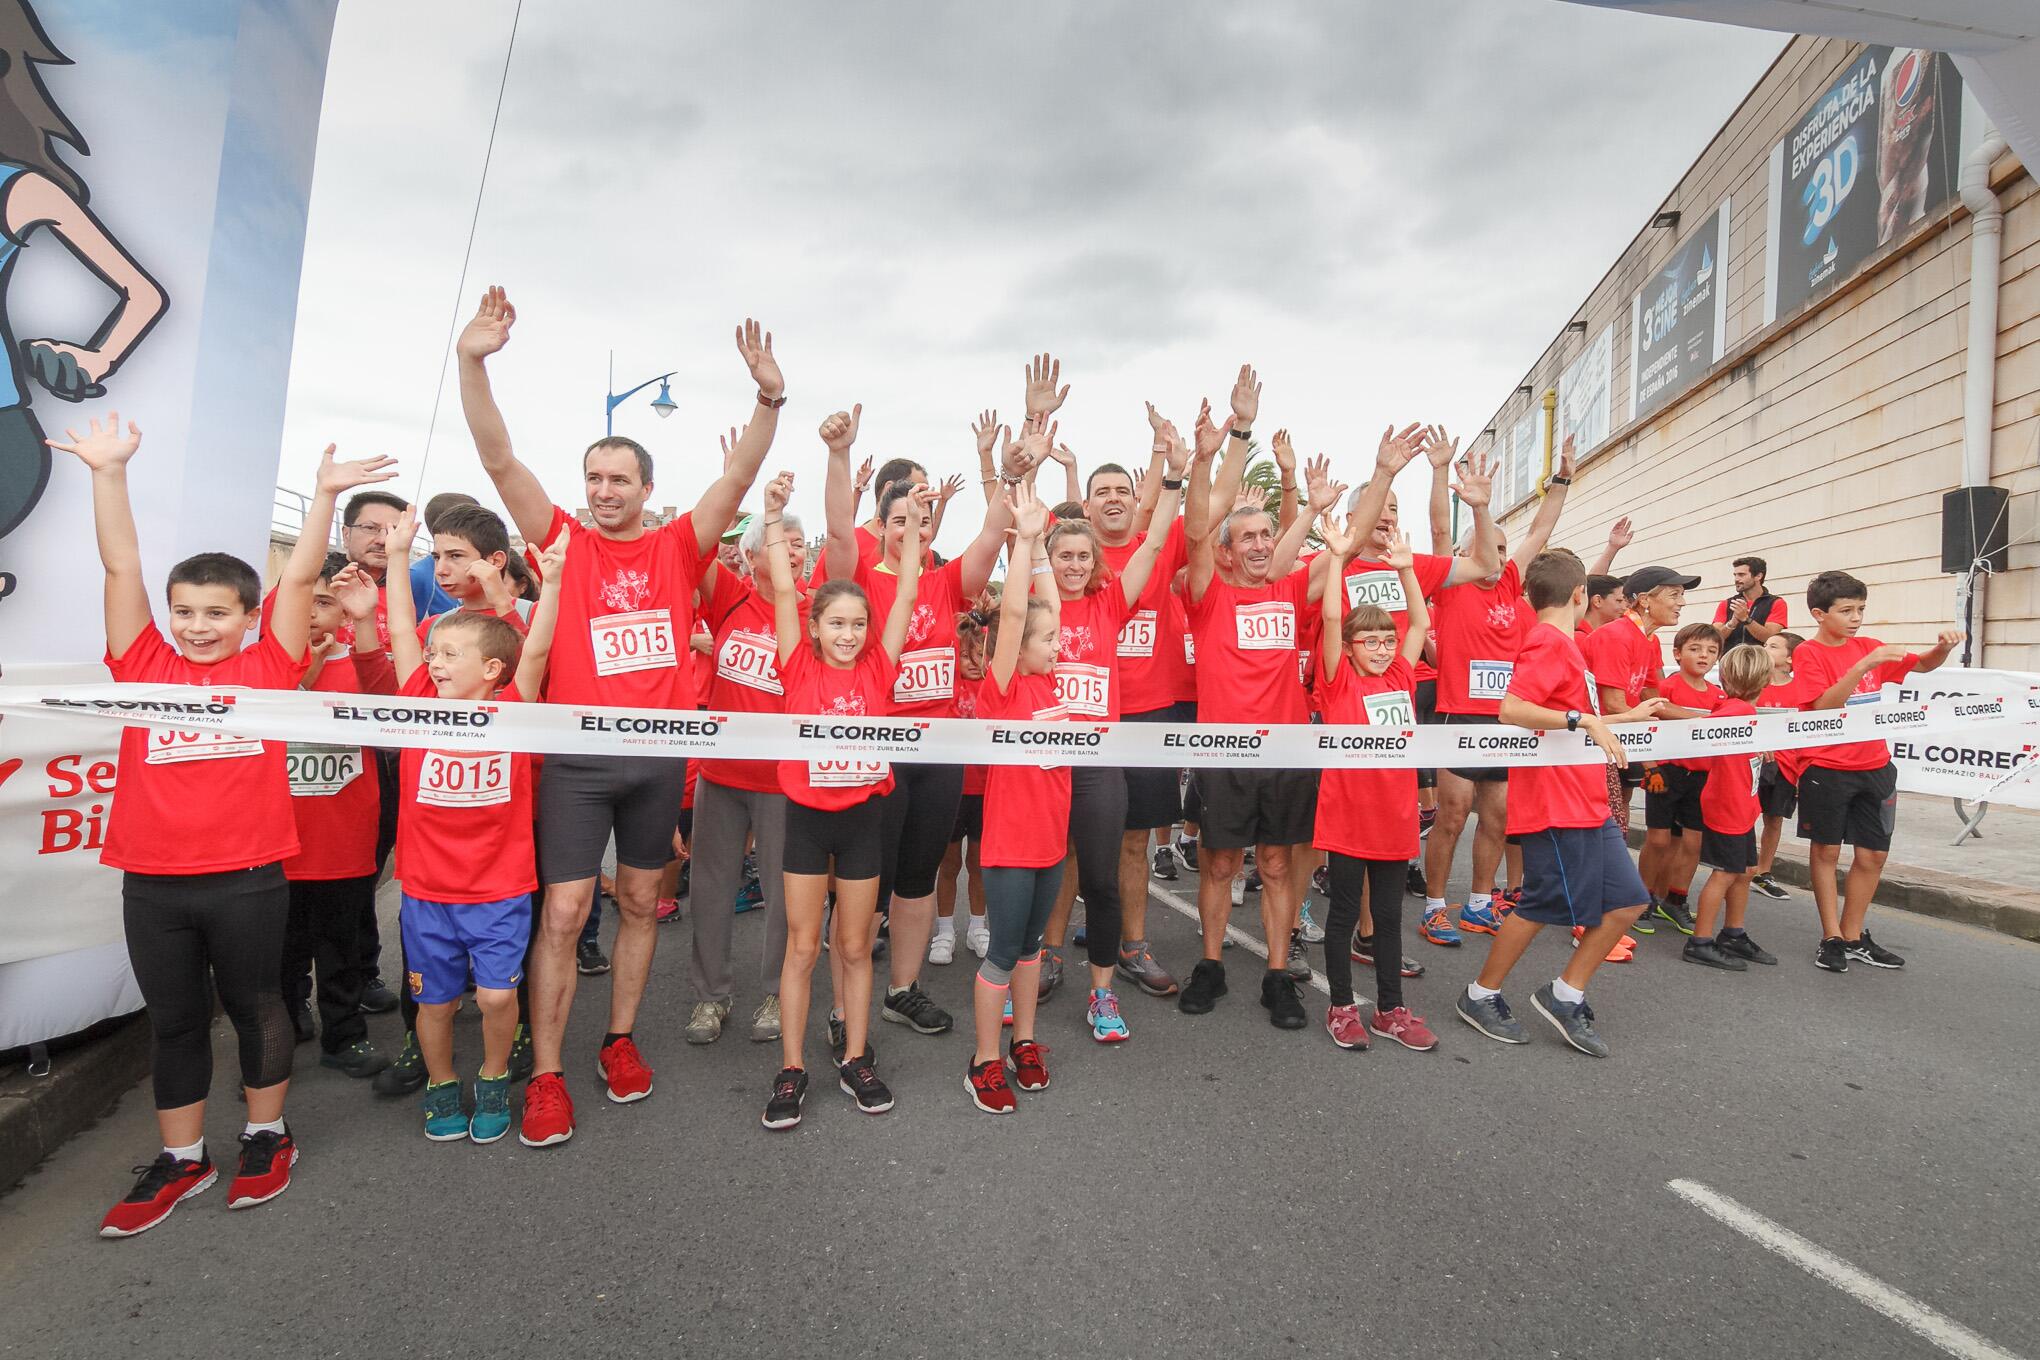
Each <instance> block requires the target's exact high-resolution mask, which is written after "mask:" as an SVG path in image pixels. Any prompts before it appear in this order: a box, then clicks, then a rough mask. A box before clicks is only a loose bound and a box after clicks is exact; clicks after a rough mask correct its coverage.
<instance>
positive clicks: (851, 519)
mask: <svg viewBox="0 0 2040 1360" xmlns="http://www.w3.org/2000/svg"><path fill="white" fill-rule="evenodd" d="M863 420H864V403H863V402H861V401H860V402H858V403H857V404H856V405H855V406H853V407H851V408H850V409H849V410H847V411H838V412H836V413H835V414H834V415H832V416H830V417H829V418H828V419H827V420H824V421H823V422H822V428H821V436H822V444H823V445H824V447H826V448H827V449H828V451H829V470H828V473H827V475H826V476H825V477H824V479H823V481H822V509H823V512H824V515H825V517H826V519H827V522H828V535H829V536H828V538H827V540H826V541H825V542H824V543H823V545H822V572H823V575H825V576H826V577H827V578H828V579H829V580H831V581H847V580H849V579H850V578H851V577H853V576H855V575H856V574H857V492H856V491H855V490H854V489H853V488H852V487H851V485H850V446H851V445H852V444H855V443H856V442H857V427H858V425H859V424H861V423H862V422H863ZM774 584H775V585H776V584H777V578H774ZM780 659H781V660H784V659H785V658H784V657H782V658H780Z"/></svg>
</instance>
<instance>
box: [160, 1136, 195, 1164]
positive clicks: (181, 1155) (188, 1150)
mask: <svg viewBox="0 0 2040 1360" xmlns="http://www.w3.org/2000/svg"><path fill="white" fill-rule="evenodd" d="M163 1151H165V1152H167V1153H169V1154H170V1155H171V1156H172V1157H175V1158H176V1159H177V1160H178V1161H180V1162H195V1161H197V1160H198V1159H199V1158H201V1157H203V1156H205V1139H203V1138H201V1139H199V1140H198V1141H197V1142H196V1143H190V1144H187V1145H186V1146H184V1147H171V1146H169V1145H168V1144H165V1145H164V1147H163Z"/></svg>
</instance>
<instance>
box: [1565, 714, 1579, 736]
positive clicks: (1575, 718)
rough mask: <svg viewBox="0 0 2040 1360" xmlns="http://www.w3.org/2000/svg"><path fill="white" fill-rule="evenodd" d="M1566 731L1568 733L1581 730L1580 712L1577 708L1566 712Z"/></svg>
mask: <svg viewBox="0 0 2040 1360" xmlns="http://www.w3.org/2000/svg"><path fill="white" fill-rule="evenodd" d="M1565 730H1566V731H1568V732H1577V731H1579V730H1580V711H1579V710H1578V709H1577V708H1568V709H1567V710H1566V711H1565Z"/></svg>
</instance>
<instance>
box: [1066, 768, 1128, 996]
mask: <svg viewBox="0 0 2040 1360" xmlns="http://www.w3.org/2000/svg"><path fill="white" fill-rule="evenodd" d="M1125 826H1126V772H1125V771H1124V770H1121V769H1119V768H1118V767H1117V766H1113V767H1112V768H1109V769H1104V768H1096V767H1088V766H1081V765H1080V766H1076V767H1074V768H1072V769H1071V770H1070V844H1071V845H1072V846H1074V847H1075V848H1076V852H1077V891H1078V892H1080V893H1082V894H1083V895H1084V952H1085V953H1086V954H1087V955H1089V956H1090V960H1091V966H1092V967H1093V968H1110V967H1112V966H1113V965H1114V964H1116V963H1118V962H1119V917H1120V903H1119V842H1120V839H1121V837H1122V836H1123V835H1124V828H1125Z"/></svg>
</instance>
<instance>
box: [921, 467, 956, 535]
mask: <svg viewBox="0 0 2040 1360" xmlns="http://www.w3.org/2000/svg"><path fill="white" fill-rule="evenodd" d="M961 490H963V478H962V476H961V475H959V474H955V473H952V474H951V475H949V476H947V477H944V478H943V479H942V485H941V486H939V487H937V488H936V489H935V531H934V532H933V533H931V534H929V535H928V541H929V542H930V543H933V542H934V541H935V540H936V539H938V538H940V537H942V512H943V511H945V510H947V509H948V508H949V502H951V501H953V500H955V499H956V493H957V492H959V491H961Z"/></svg>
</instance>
